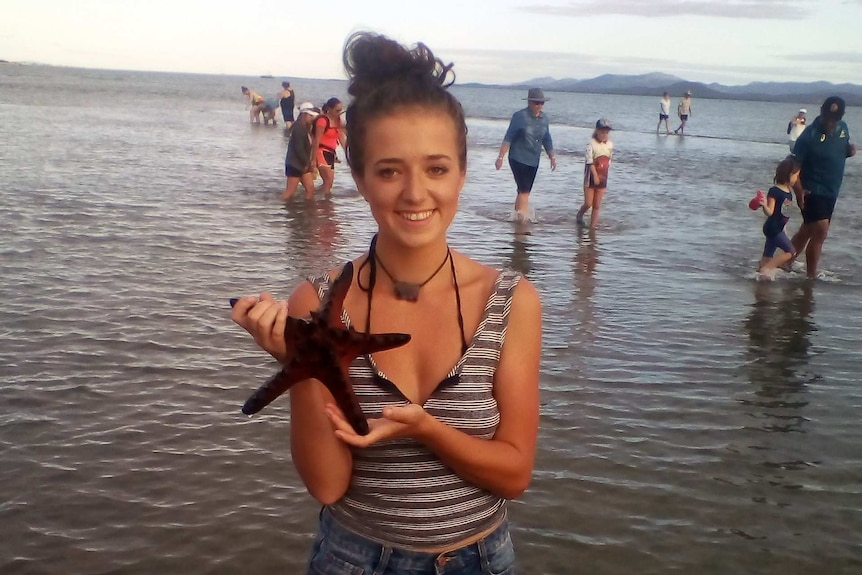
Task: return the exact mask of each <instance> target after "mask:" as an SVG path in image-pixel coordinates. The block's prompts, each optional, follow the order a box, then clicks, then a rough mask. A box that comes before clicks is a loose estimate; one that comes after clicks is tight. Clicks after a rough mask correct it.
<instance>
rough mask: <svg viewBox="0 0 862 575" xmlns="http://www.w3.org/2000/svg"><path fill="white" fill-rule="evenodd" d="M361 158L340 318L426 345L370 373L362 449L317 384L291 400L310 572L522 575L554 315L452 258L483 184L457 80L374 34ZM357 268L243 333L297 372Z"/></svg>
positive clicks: (359, 93) (262, 302)
mask: <svg viewBox="0 0 862 575" xmlns="http://www.w3.org/2000/svg"><path fill="white" fill-rule="evenodd" d="M344 62H345V67H346V69H347V72H348V74H349V76H350V85H349V88H348V92H349V94H350V95H351V102H350V104H349V106H348V109H347V123H348V125H349V126H350V127H351V129H350V130H349V131H348V134H347V146H346V148H345V157H346V158H347V161H348V164H349V166H350V169H351V172H352V176H353V179H354V181H355V183H356V186H357V189H358V190H359V193H360V194H361V195H362V196H363V198H364V199H365V200H366V202H367V203H368V204H369V207H370V209H371V213H372V215H373V217H374V219H375V221H376V223H377V226H376V227H377V229H376V233H375V234H374V235H373V237H372V239H371V242H370V245H369V249H368V251H367V252H365V253H363V254H361V255H360V256H359V257H357V258H355V259H354V260H353V265H354V269H356V270H357V271H356V273H355V277H354V279H353V283H352V284H351V286H350V289H349V291H348V293H347V296H346V297H345V300H344V310H343V313H342V317H343V319H344V321H345V323H347V324H348V325H351V326H353V327H355V328H356V329H358V330H359V331H365V332H372V333H383V332H400V333H407V334H410V336H411V341H410V342H409V343H408V344H407V345H404V346H402V347H399V348H396V349H392V350H389V351H384V352H378V353H374V354H371V355H367V356H361V357H359V358H357V359H356V360H355V361H354V362H353V363H352V364H351V366H350V376H351V380H352V384H353V389H354V391H355V393H356V396H357V398H358V401H359V404H360V406H361V407H362V410H363V412H364V414H365V415H366V416H367V417H368V420H369V426H370V432H369V433H368V434H367V435H360V434H358V433H357V432H356V431H355V430H354V429H353V428H352V427H351V426H350V424H349V423H348V422H347V420H346V419H345V417H344V414H343V413H341V412H340V410H339V409H338V407H337V406H336V405H335V403H334V400H333V397H332V395H331V394H330V393H329V392H328V391H327V390H326V388H325V387H324V386H323V385H322V384H321V383H320V382H318V381H316V380H313V379H310V380H307V381H304V382H300V383H298V384H296V385H295V386H294V387H293V388H291V390H290V406H291V421H290V444H291V455H292V457H293V461H294V464H295V465H296V467H297V470H298V472H299V475H300V476H301V477H302V480H303V482H304V483H305V486H306V488H307V489H308V491H309V493H310V494H311V495H312V496H313V497H315V498H316V499H317V500H318V501H319V502H320V503H321V504H322V509H321V513H320V526H319V529H318V534H317V537H316V539H315V542H314V545H313V549H312V553H311V558H310V562H309V570H308V572H309V573H345V574H347V573H358V572H366V573H372V572H373V573H377V574H395V573H404V572H410V573H417V574H419V573H429V574H432V573H450V574H466V573H487V572H490V573H509V574H510V573H514V568H515V567H514V565H515V564H514V548H513V545H512V540H511V537H510V533H509V527H508V519H507V501H508V500H510V499H514V498H516V497H518V496H520V495H521V493H523V491H524V490H525V489H526V488H527V486H528V484H529V482H530V478H531V475H532V470H533V464H534V458H535V444H536V437H537V433H538V421H539V385H538V384H539V362H540V355H541V303H540V300H539V296H538V293H537V292H536V290H535V288H534V287H533V286H532V284H531V283H530V282H529V281H527V280H526V279H525V278H524V277H522V276H521V275H520V274H519V273H517V272H513V271H511V270H498V269H494V268H491V267H489V266H486V265H484V264H481V263H479V262H478V261H476V260H474V259H472V258H470V257H468V256H467V255H465V254H462V253H460V252H459V251H457V250H455V249H453V248H452V247H451V246H450V244H449V238H448V231H449V226H450V224H451V222H452V220H453V218H454V217H455V214H456V212H457V208H458V199H459V196H460V193H461V189H462V187H463V185H464V180H465V177H466V169H467V143H466V133H467V128H466V123H465V120H464V113H463V110H462V108H461V105H460V103H459V102H458V101H457V100H456V99H455V97H454V96H452V94H451V93H450V92H449V91H448V90H447V88H448V86H449V85H450V84H451V81H450V80H449V78H450V76H451V64H449V65H444V64H443V62H442V61H441V60H439V59H438V58H436V57H435V56H434V54H433V53H432V52H431V51H430V50H429V49H428V48H427V47H426V46H424V45H422V44H418V45H416V46H415V47H413V48H407V47H405V46H402V45H400V44H398V43H397V42H395V41H393V40H391V39H388V38H386V37H384V36H380V35H376V34H372V33H367V32H359V33H356V34H354V35H352V36H351V37H350V38H348V40H347V42H346V44H345V52H344ZM340 271H341V267H340V266H339V267H336V268H335V269H332V270H329V271H328V272H326V273H322V274H320V275H317V276H314V277H312V278H309V281H306V282H303V283H302V284H300V285H299V287H297V288H296V289H295V291H294V292H293V294H292V295H291V296H290V299H289V300H288V301H287V302H284V301H279V300H276V299H275V298H273V297H272V296H271V295H269V294H261V295H260V296H259V297H254V296H250V297H245V298H241V299H240V300H239V301H238V302H237V303H236V305H235V306H234V308H233V315H232V317H233V319H234V321H236V322H237V323H238V324H240V325H241V326H242V327H244V328H245V329H246V330H248V331H249V332H250V333H251V334H252V335H253V336H254V339H255V341H256V342H257V343H258V345H260V346H261V347H262V348H263V349H265V350H266V351H268V352H269V353H270V354H272V355H273V356H274V357H275V358H276V359H279V360H281V361H284V360H285V358H286V357H287V355H288V354H287V349H286V344H285V341H284V337H283V333H284V325H285V321H286V318H287V316H288V314H289V315H290V316H291V317H297V318H301V317H306V316H307V315H308V314H309V313H310V312H311V311H312V310H314V309H316V308H317V307H318V306H319V305H320V302H321V300H322V299H323V298H325V297H326V294H327V293H328V290H329V289H330V286H331V284H332V279H333V278H335V277H336V276H337V275H338V273H339V272H340ZM363 570H364V571H363Z"/></svg>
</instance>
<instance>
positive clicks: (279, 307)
mask: <svg viewBox="0 0 862 575" xmlns="http://www.w3.org/2000/svg"><path fill="white" fill-rule="evenodd" d="M319 305H320V300H319V298H318V297H317V290H315V289H314V286H312V285H311V284H310V283H308V282H303V283H302V284H301V285H300V286H299V287H298V288H297V289H296V291H294V293H293V295H292V296H291V297H290V301H289V302H287V303H285V302H283V301H281V302H279V301H276V300H274V299H273V298H272V296H270V295H269V294H263V295H262V296H261V298H260V299H259V300H258V299H257V298H251V297H249V298H242V299H240V300H239V301H238V302H237V303H236V305H235V306H234V309H233V313H232V317H233V319H234V321H236V322H237V323H238V324H239V325H241V326H242V327H243V328H245V329H246V330H247V331H248V332H249V333H250V334H251V335H252V336H253V337H254V340H255V342H256V343H257V344H258V345H259V346H260V347H262V348H263V349H264V350H265V351H267V352H269V353H270V354H271V355H272V356H273V357H275V358H276V359H277V360H279V362H282V363H284V362H285V361H286V360H287V358H288V350H287V345H286V343H285V340H284V327H285V324H286V321H287V317H288V309H290V316H291V317H294V318H305V317H308V315H309V314H310V312H311V310H313V309H317V307H318V306H319ZM289 393H290V451H291V456H292V457H293V462H294V465H295V466H296V469H297V471H298V472H299V475H300V477H301V478H302V481H303V483H304V484H305V487H306V489H308V492H309V493H310V494H311V495H312V496H313V497H314V498H315V499H317V500H318V501H320V502H321V503H323V504H328V503H333V502H335V501H337V500H338V499H340V498H341V496H342V495H344V493H345V491H347V487H348V485H349V483H350V476H351V473H352V466H353V461H352V456H351V454H350V450H349V448H348V447H347V446H346V445H345V444H344V443H343V442H341V441H339V440H338V439H337V438H336V437H335V434H334V433H333V427H332V424H331V423H330V422H329V420H328V419H327V416H326V408H325V406H326V404H327V403H332V402H334V401H335V400H334V398H333V397H332V395H331V394H330V393H329V391H328V390H327V389H326V388H325V387H324V386H323V384H321V383H320V382H319V381H317V380H314V379H308V380H305V381H302V382H299V383H297V384H295V385H294V386H293V387H292V388H291V390H290V392H289Z"/></svg>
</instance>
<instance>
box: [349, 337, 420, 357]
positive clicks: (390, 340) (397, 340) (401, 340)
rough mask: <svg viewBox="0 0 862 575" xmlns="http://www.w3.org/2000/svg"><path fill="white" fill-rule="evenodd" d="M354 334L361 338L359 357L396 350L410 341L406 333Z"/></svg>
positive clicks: (358, 349) (358, 343)
mask: <svg viewBox="0 0 862 575" xmlns="http://www.w3.org/2000/svg"><path fill="white" fill-rule="evenodd" d="M353 334H355V335H356V336H358V337H359V340H358V341H356V344H357V346H358V347H357V352H356V355H357V356H360V355H367V354H369V353H376V352H378V351H386V350H387V349H394V348H396V347H401V346H402V345H405V344H407V343H408V342H409V341H410V335H409V334H406V333H369V334H365V333H359V332H353ZM353 334H351V335H353Z"/></svg>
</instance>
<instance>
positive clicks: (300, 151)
mask: <svg viewBox="0 0 862 575" xmlns="http://www.w3.org/2000/svg"><path fill="white" fill-rule="evenodd" d="M318 115H319V113H318V111H317V109H316V108H315V107H314V104H312V103H311V102H303V103H302V104H300V106H299V118H298V120H297V121H296V123H295V124H294V125H293V128H292V129H291V131H290V140H288V142H287V154H286V155H285V157H284V175H285V177H286V178H287V183H286V184H285V187H284V193H283V194H282V195H281V199H282V200H284V201H287V200H289V199H291V198H292V197H293V195H294V194H295V193H296V189H297V188H298V187H299V184H300V183H301V184H302V187H303V188H305V199H306V200H312V199H314V175H313V174H312V171H311V163H312V161H313V159H314V153H313V148H312V147H311V135H310V132H311V126H312V124H313V123H314V119H315V118H317V116H318Z"/></svg>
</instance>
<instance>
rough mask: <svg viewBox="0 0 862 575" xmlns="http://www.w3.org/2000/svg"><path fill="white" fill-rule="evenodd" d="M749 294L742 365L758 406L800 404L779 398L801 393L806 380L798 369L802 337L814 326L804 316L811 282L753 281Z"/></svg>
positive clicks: (805, 343)
mask: <svg viewBox="0 0 862 575" xmlns="http://www.w3.org/2000/svg"><path fill="white" fill-rule="evenodd" d="M754 298H755V301H754V303H753V304H752V306H751V312H750V313H749V314H748V318H747V319H746V320H745V330H746V332H747V333H748V352H747V355H748V358H747V361H746V369H747V371H748V377H749V379H750V381H751V382H752V383H754V384H756V385H758V386H759V387H760V390H759V391H758V392H756V395H757V396H758V398H760V400H761V401H759V402H758V404H759V405H760V406H762V407H765V408H771V407H785V406H788V405H790V406H792V407H802V406H804V405H805V404H806V403H807V402H802V403H798V402H792V403H791V404H788V403H787V402H786V401H785V400H787V399H788V397H789V396H792V395H793V394H796V393H799V392H804V391H805V386H806V383H807V382H808V380H809V379H810V376H808V375H807V374H806V372H804V371H803V368H805V366H806V365H807V364H808V349H809V347H810V346H811V342H810V341H809V338H808V336H809V334H810V333H811V332H812V331H815V330H816V327H815V326H814V323H813V322H812V321H811V319H810V316H811V313H812V311H813V309H814V299H813V293H812V287H811V283H810V282H805V283H804V284H801V285H799V284H790V283H788V284H783V283H775V282H757V283H756V284H755V288H754ZM788 431H789V429H788Z"/></svg>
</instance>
